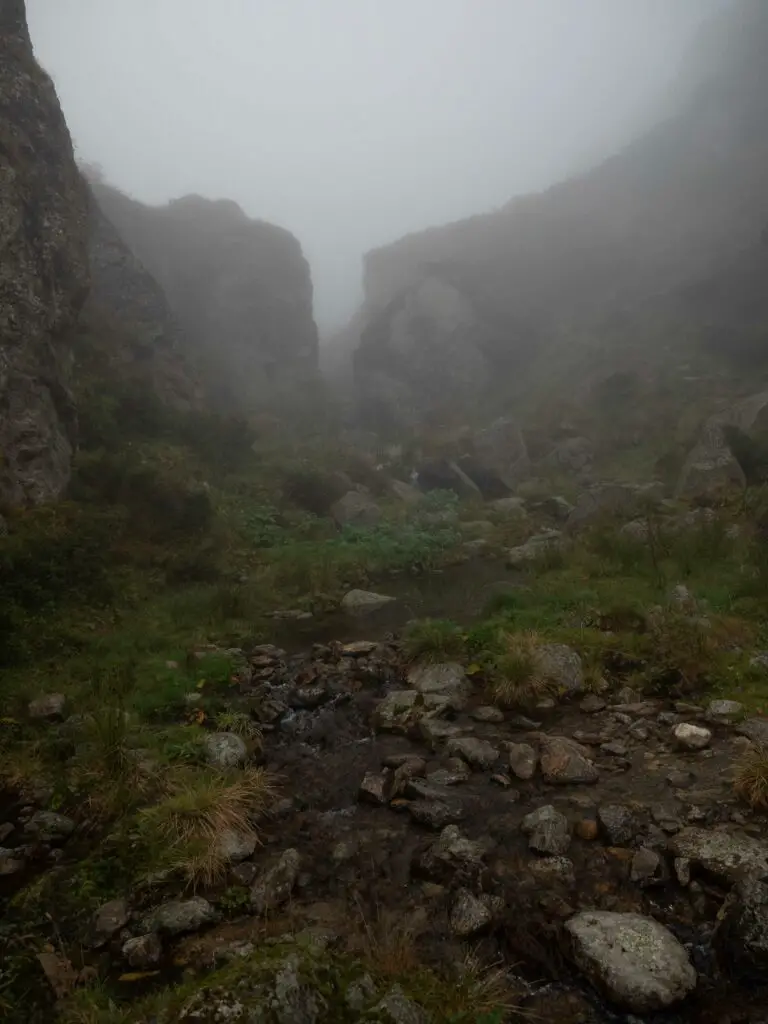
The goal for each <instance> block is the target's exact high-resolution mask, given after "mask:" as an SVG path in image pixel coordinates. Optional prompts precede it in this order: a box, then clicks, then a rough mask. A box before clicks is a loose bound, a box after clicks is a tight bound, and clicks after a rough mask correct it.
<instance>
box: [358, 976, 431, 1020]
mask: <svg viewBox="0 0 768 1024" xmlns="http://www.w3.org/2000/svg"><path fill="white" fill-rule="evenodd" d="M374 1015H375V1016H374ZM371 1019H372V1020H376V1021H381V1022H382V1024H431V1022H430V1019H429V1017H428V1016H427V1014H426V1013H425V1012H424V1010H422V1009H421V1007H420V1006H417V1005H416V1003H414V1002H412V1001H411V1000H410V999H409V998H408V997H407V996H406V994H405V993H404V992H403V990H402V988H401V987H400V986H399V985H393V986H392V988H391V989H390V990H389V992H387V994H386V995H385V996H384V998H383V999H382V1000H381V1002H379V1003H377V1004H376V1006H375V1007H374V1008H373V1010H372V1011H371Z"/></svg>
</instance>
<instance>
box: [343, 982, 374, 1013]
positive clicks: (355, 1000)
mask: <svg viewBox="0 0 768 1024" xmlns="http://www.w3.org/2000/svg"><path fill="white" fill-rule="evenodd" d="M375 995H376V986H375V984H374V983H373V979H372V978H371V976H370V975H369V974H364V975H363V977H362V978H360V980H359V981H353V982H352V984H351V985H350V986H349V988H348V989H347V991H346V993H345V995H344V1002H345V1003H346V1004H347V1006H348V1007H349V1009H350V1010H353V1011H354V1012H355V1013H360V1012H362V1010H364V1009H365V1007H366V1006H367V1005H368V1004H369V1003H370V1002H371V1001H372V1000H373V997H374V996H375Z"/></svg>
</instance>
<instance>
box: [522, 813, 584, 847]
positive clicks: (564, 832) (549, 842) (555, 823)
mask: <svg viewBox="0 0 768 1024" xmlns="http://www.w3.org/2000/svg"><path fill="white" fill-rule="evenodd" d="M520 831H521V832H523V833H524V834H525V835H527V836H528V846H529V847H530V849H531V850H535V851H536V852H537V853H549V854H561V853H565V852H566V850H567V849H568V847H569V846H570V845H571V827H570V825H569V823H568V819H567V818H566V816H565V815H564V814H561V813H560V811H557V810H555V808H554V807H553V806H552V805H551V804H547V805H546V806H544V807H539V808H538V809H537V810H535V811H532V812H531V813H530V814H526V816H525V817H524V818H523V820H522V822H521V824H520Z"/></svg>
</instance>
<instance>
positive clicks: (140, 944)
mask: <svg viewBox="0 0 768 1024" xmlns="http://www.w3.org/2000/svg"><path fill="white" fill-rule="evenodd" d="M162 956H163V946H162V943H161V942H160V939H159V938H158V937H157V934H156V933H155V932H148V933H147V934H146V935H137V936H136V937H135V938H133V939H128V941H127V942H125V943H124V944H123V958H124V959H125V961H126V962H127V964H128V966H129V967H133V968H135V969H137V970H144V969H145V968H147V967H156V966H157V964H159V963H160V960H161V958H162Z"/></svg>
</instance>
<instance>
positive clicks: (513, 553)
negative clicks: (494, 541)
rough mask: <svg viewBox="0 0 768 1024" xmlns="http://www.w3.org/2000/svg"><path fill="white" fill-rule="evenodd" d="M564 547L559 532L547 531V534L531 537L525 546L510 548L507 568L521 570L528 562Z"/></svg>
mask: <svg viewBox="0 0 768 1024" xmlns="http://www.w3.org/2000/svg"><path fill="white" fill-rule="evenodd" d="M562 547H563V536H562V534H561V533H560V531H559V530H547V531H546V532H545V533H540V534H536V535H535V536H534V537H529V539H528V540H527V541H526V542H525V544H519V545H518V546H517V547H514V548H510V549H509V550H508V551H507V556H506V566H507V568H508V569H519V568H520V567H521V566H524V565H526V564H527V563H528V562H534V561H536V559H537V558H541V557H542V556H543V555H544V554H546V552H547V551H550V550H559V549H560V548H562Z"/></svg>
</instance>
